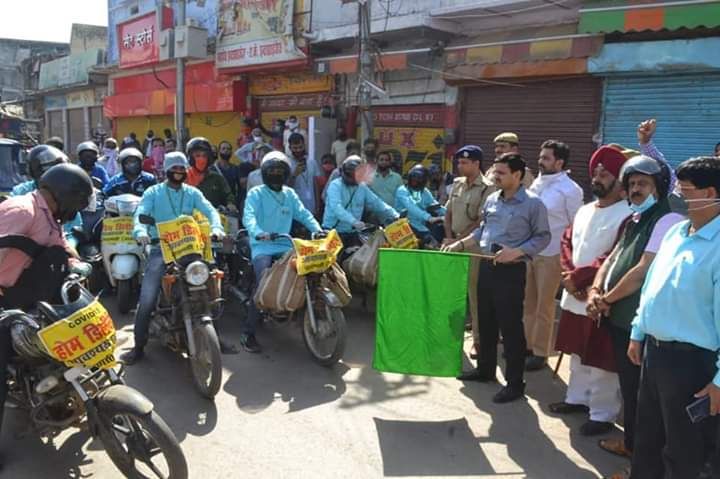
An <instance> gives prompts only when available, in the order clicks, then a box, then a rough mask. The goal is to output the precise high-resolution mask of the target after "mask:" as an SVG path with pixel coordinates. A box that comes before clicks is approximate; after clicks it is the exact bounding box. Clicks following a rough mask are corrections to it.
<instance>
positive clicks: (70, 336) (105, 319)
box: [38, 299, 116, 369]
mask: <svg viewBox="0 0 720 479" xmlns="http://www.w3.org/2000/svg"><path fill="white" fill-rule="evenodd" d="M38 336H39V337H40V340H41V341H42V343H43V346H44V347H45V349H46V350H47V352H48V354H50V356H52V357H53V358H54V359H56V360H58V361H60V362H63V363H65V365H67V366H68V367H74V366H84V367H86V368H93V367H97V368H100V369H109V368H111V367H113V366H115V364H116V360H115V354H114V353H115V343H116V335H115V325H114V324H113V321H112V318H111V317H110V313H108V312H107V310H106V309H105V308H104V307H103V305H102V304H100V301H98V300H97V299H96V300H95V301H93V302H92V303H90V304H89V305H87V306H85V307H84V308H82V309H81V310H79V311H76V312H74V313H73V314H71V315H70V316H68V317H67V318H65V319H63V320H60V321H57V322H55V323H53V324H52V325H50V326H48V327H46V328H43V329H41V330H40V332H39V333H38Z"/></svg>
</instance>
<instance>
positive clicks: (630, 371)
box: [608, 325, 640, 451]
mask: <svg viewBox="0 0 720 479" xmlns="http://www.w3.org/2000/svg"><path fill="white" fill-rule="evenodd" d="M608 331H610V339H611V340H612V345H613V353H614V354H615V365H616V367H617V370H618V379H619V380H620V393H621V394H622V399H623V426H624V429H625V449H627V450H628V451H632V450H633V449H634V447H635V421H636V420H635V415H636V412H637V404H638V403H637V399H638V390H639V389H640V366H636V365H634V364H633V363H632V362H630V358H628V355H627V350H628V346H629V344H630V331H628V330H626V329H622V328H618V327H617V326H613V325H610V327H609V328H608Z"/></svg>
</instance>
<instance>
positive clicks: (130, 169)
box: [124, 161, 142, 176]
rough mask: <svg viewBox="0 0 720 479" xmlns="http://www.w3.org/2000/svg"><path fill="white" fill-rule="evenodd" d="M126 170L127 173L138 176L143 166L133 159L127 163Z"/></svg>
mask: <svg viewBox="0 0 720 479" xmlns="http://www.w3.org/2000/svg"><path fill="white" fill-rule="evenodd" d="M124 171H125V174H127V175H130V176H138V175H139V174H140V172H141V171H142V166H141V165H140V163H138V162H136V161H133V162H130V163H128V164H127V165H125V168H124Z"/></svg>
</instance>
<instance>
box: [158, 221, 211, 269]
mask: <svg viewBox="0 0 720 479" xmlns="http://www.w3.org/2000/svg"><path fill="white" fill-rule="evenodd" d="M157 230H158V235H159V236H160V240H161V241H160V249H161V251H162V255H163V260H164V261H165V262H166V263H172V262H173V261H174V260H176V259H180V258H182V257H183V256H187V255H189V254H199V255H202V254H203V251H204V244H203V240H202V233H201V231H200V226H199V225H198V223H197V221H195V219H194V218H193V217H192V216H187V215H182V216H178V217H177V218H176V219H174V220H170V221H163V222H162V223H158V224H157ZM211 253H212V252H211Z"/></svg>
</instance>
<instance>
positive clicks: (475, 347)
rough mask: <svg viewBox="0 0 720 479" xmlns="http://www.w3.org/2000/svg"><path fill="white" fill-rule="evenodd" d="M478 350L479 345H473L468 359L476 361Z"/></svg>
mask: <svg viewBox="0 0 720 479" xmlns="http://www.w3.org/2000/svg"><path fill="white" fill-rule="evenodd" d="M479 350H480V345H479V344H478V343H473V345H472V348H470V359H477V358H478V351H479Z"/></svg>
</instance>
